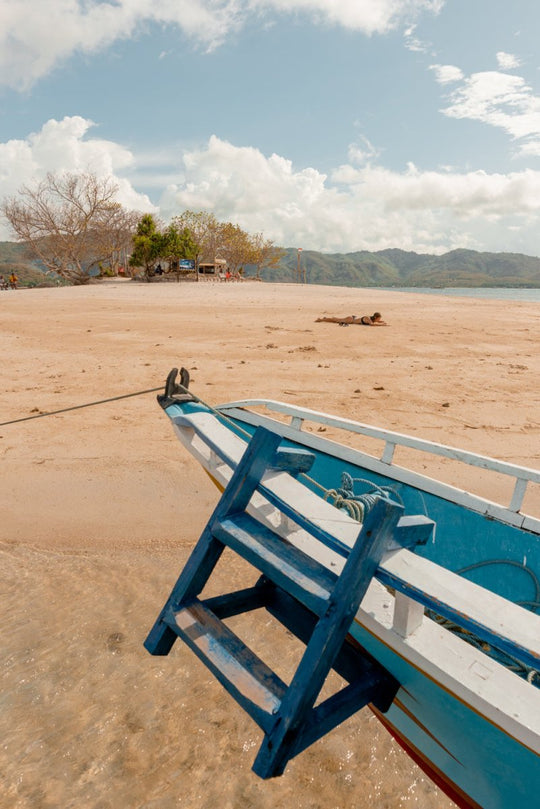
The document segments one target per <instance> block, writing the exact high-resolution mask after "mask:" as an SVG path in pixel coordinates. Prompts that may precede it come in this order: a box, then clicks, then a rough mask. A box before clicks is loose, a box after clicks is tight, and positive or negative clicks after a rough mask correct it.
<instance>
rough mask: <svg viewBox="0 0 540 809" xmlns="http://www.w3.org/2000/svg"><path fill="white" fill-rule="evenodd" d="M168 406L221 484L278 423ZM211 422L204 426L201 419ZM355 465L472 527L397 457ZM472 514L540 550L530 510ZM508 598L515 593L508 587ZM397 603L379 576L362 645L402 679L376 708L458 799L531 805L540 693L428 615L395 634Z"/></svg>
mask: <svg viewBox="0 0 540 809" xmlns="http://www.w3.org/2000/svg"><path fill="white" fill-rule="evenodd" d="M165 410H166V412H167V415H168V416H169V418H171V420H172V422H173V424H174V426H175V430H176V433H177V436H178V438H179V439H180V440H181V442H182V443H183V444H184V445H185V446H186V448H187V449H188V450H189V451H190V452H191V453H192V454H193V455H194V457H195V458H196V459H197V460H198V461H199V463H201V464H202V466H203V468H205V469H206V471H207V472H208V474H209V475H210V476H211V478H212V480H213V481H214V482H215V484H216V485H217V486H218V487H219V488H223V487H224V486H225V485H226V483H227V480H228V477H229V476H230V474H231V470H232V469H233V468H234V466H235V464H236V463H237V462H238V458H239V457H240V456H241V452H242V450H241V449H239V447H238V441H240V442H242V443H243V445H244V446H245V445H246V442H247V441H248V440H249V433H250V432H252V431H253V429H254V428H255V427H256V426H257V424H264V425H265V426H269V422H271V421H272V420H269V419H268V418H266V417H264V418H263V417H259V416H258V415H253V414H252V413H250V414H249V416H247V417H246V415H245V413H242V414H240V415H238V408H236V407H234V406H233V405H231V406H222V407H221V408H219V409H218V410H217V411H209V410H208V409H207V408H206V407H205V406H203V405H201V404H197V403H195V404H194V403H189V402H187V403H185V404H184V403H182V404H177V403H174V402H173V403H169V405H168V406H166V407H165ZM233 413H236V415H231V414H233ZM203 420H204V428H203V427H201V426H200V424H202V423H203ZM214 423H215V424H214ZM274 426H275V429H276V431H278V432H282V434H283V435H284V436H285V437H286V440H287V442H290V443H294V444H296V445H297V446H307V447H308V448H310V450H311V451H313V450H314V446H313V444H314V441H313V439H312V437H311V438H308V437H307V436H306V440H305V441H304V437H303V436H300V435H296V432H295V438H294V441H293V440H292V438H291V436H290V435H286V434H287V428H286V427H284V426H283V425H282V424H280V423H279V424H278V423H275V425H274ZM224 430H225V431H226V432H224ZM227 433H228V434H229V437H227ZM239 453H240V456H239ZM336 455H339V453H334V452H333V450H332V447H331V445H330V443H329V442H328V445H327V446H325V451H322V450H321V451H320V452H319V458H318V461H319V467H320V469H321V471H320V472H319V473H317V471H315V473H314V475H317V476H318V480H320V481H322V482H323V486H324V487H325V488H326V489H328V487H329V485H330V483H331V481H333V480H335V477H336V476H335V470H334V461H335V462H336V469H337V468H338V466H339V467H343V462H344V460H346V458H349V459H350V455H348V454H347V453H346V452H345V456H346V457H345V458H343V457H341V458H339V457H336ZM328 459H331V462H330V461H329V460H328ZM347 463H348V464H349V469H352V470H353V471H356V472H357V473H358V476H362V477H365V476H367V475H369V476H370V479H371V480H372V481H373V482H374V483H376V484H377V485H383V483H384V484H386V483H388V482H390V483H391V484H393V485H394V486H395V487H396V489H397V491H398V492H399V495H400V496H401V497H402V498H403V500H404V501H409V504H410V505H411V508H413V509H414V511H413V513H416V511H417V506H418V502H419V501H422V505H423V509H424V511H423V513H426V512H428V513H429V516H430V517H432V516H433V515H434V514H436V515H437V516H436V520H437V519H438V516H439V511H441V512H442V510H443V509H444V508H446V507H448V508H450V509H451V510H452V509H453V510H454V511H455V515H456V516H455V518H454V517H451V519H450V520H449V522H450V523H453V524H454V529H455V531H456V532H463V530H464V529H463V526H462V525H461V524H460V521H459V515H460V513H461V512H463V505H462V504H461V503H459V502H457V503H456V502H455V499H456V498H454V499H452V498H445V497H441V496H440V490H439V489H438V488H437V487H435V489H433V490H432V491H430V486H429V485H426V486H422V483H421V481H419V479H418V476H415V475H414V474H412V475H411V476H410V482H409V483H407V482H406V476H405V477H404V476H403V474H401V472H399V471H397V472H396V470H394V469H391V468H389V467H388V464H384V465H383V466H382V467H381V465H380V463H379V462H373V463H369V464H368V465H367V467H366V466H360V465H359V466H355V464H354V463H353V462H351V461H350V460H349V461H347ZM368 467H371V468H368ZM383 471H384V473H385V474H384V475H383V474H382V472H383ZM307 485H308V486H309V483H308V484H307ZM457 499H458V500H459V498H457ZM471 502H472V501H471ZM438 510H439V511H438ZM467 511H468V514H467V520H470V519H471V515H472V522H473V523H475V524H476V523H477V524H478V525H477V527H476V528H475V532H476V533H478V535H479V536H481V537H483V541H484V542H485V543H486V544H489V543H493V542H494V541H496V542H498V543H499V544H500V542H501V540H500V538H499V536H498V532H504V531H507V530H508V529H510V530H511V531H512V532H514V534H515V541H516V542H517V541H518V540H520V541H521V542H522V545H523V547H522V548H520V549H519V554H522V553H523V552H524V551H526V549H528V551H529V554H534V553H535V552H536V553H538V547H537V546H538V533H537V532H536V531H535V530H532V531H531V530H524V529H523V519H522V515H517V516H516V515H514V516H512V515H510V516H509V517H508V520H507V521H506V522H504V523H503V524H501V523H500V522H498V521H496V520H494V519H493V517H492V516H491V515H488V516H487V517H486V513H485V510H484V511H483V509H482V507H478V508H477V507H476V505H475V504H474V503H473V508H472V509H468V510H467ZM463 513H464V512H463ZM486 524H487V526H488V531H487V534H488V535H489V536H487V538H486ZM501 525H502V527H501ZM530 527H532V528H533V529H534V528H535V527H536V523H535V521H534V520H533V521H529V522H528V523H527V528H530ZM467 530H469V529H467ZM494 535H497V536H495V539H494V538H493V537H494ZM437 541H439V540H437ZM513 541H514V540H513ZM449 544H451V543H449ZM432 551H433V548H431V549H430V548H426V549H425V550H424V549H422V550H421V551H420V553H423V554H424V556H425V557H426V559H427V560H428V561H429V558H430V553H431V552H432ZM437 552H438V553H439V551H437ZM448 554H449V551H448ZM448 554H446V555H445V552H443V553H442V555H441V554H440V553H439V556H438V564H441V562H442V563H444V564H445V565H452V564H453V568H454V569H456V568H458V567H460V566H461V565H462V563H463V562H465V561H466V559H465V556H466V554H465V552H464V551H463V553H462V556H460V555H459V554H458V556H457V558H453V559H449V558H447V556H448ZM488 578H489V577H488ZM520 583H521V582H520ZM512 586H513V585H512ZM503 590H504V588H503ZM527 595H528V594H527ZM501 596H502V597H507V596H506V593H504V592H502V593H501ZM533 596H534V594H533ZM531 598H532V597H531ZM524 600H527V599H524ZM395 610H396V599H395V598H394V596H393V595H392V594H391V593H389V591H388V589H387V588H385V587H383V585H382V584H380V583H379V582H378V581H373V582H372V585H371V586H370V589H369V591H368V594H367V596H366V598H365V599H364V601H363V603H362V606H361V609H360V611H359V613H358V614H357V616H356V619H355V621H354V623H353V626H352V628H351V635H352V636H353V637H354V639H355V640H356V641H357V642H358V644H359V645H360V646H362V647H363V648H364V649H365V650H366V652H368V653H369V654H370V655H371V656H372V657H373V658H375V659H376V660H377V661H378V662H379V663H380V664H381V665H382V666H383V667H384V668H385V669H387V671H389V672H390V673H391V674H392V675H393V676H394V677H395V678H396V679H397V681H398V682H399V683H400V689H399V691H398V694H397V697H396V699H395V700H394V702H393V704H392V706H391V708H390V709H389V711H388V712H387V713H386V714H384V715H383V714H381V713H380V712H378V711H376V709H373V710H374V713H375V714H376V715H377V716H378V718H379V719H380V721H381V722H382V724H383V725H384V727H386V729H387V730H388V731H389V732H390V733H391V734H392V735H393V736H394V737H395V738H396V740H397V741H398V742H399V744H400V745H401V746H402V747H403V748H404V749H405V750H406V751H407V753H408V754H409V755H410V756H411V758H412V759H413V760H415V761H416V762H417V763H418V764H419V766H420V767H422V769H423V770H424V771H425V772H426V773H427V774H428V775H429V777H430V778H432V780H433V781H434V782H435V783H437V784H438V785H439V786H440V787H441V788H442V789H443V790H444V791H445V792H446V793H447V794H448V795H449V797H450V798H452V799H453V800H454V801H455V802H456V803H457V804H458V805H460V806H471V807H478V806H481V807H489V809H509V808H510V807H523V809H525V807H527V809H528V807H530V805H531V798H533V799H534V796H535V795H538V794H540V696H539V695H540V691H539V690H538V689H536V688H534V687H533V686H531V685H529V683H527V682H526V681H525V680H523V679H521V678H519V677H518V676H517V675H516V674H514V673H513V672H511V671H509V670H508V669H507V668H505V667H504V666H502V665H501V664H500V663H499V662H497V661H496V660H493V659H492V658H490V657H488V656H486V655H485V654H483V653H482V652H481V651H480V650H479V649H478V648H475V647H473V646H471V645H470V644H468V643H465V642H464V641H463V640H462V639H461V638H460V637H457V636H455V635H453V634H451V633H450V632H448V630H447V629H446V628H444V627H443V626H440V625H439V624H437V623H436V622H435V621H431V620H426V619H423V620H422V619H420V621H419V625H418V626H417V627H414V626H413V627H412V628H411V627H410V626H409V629H408V630H407V631H403V627H401V629H399V631H396V625H395V618H393V617H392V616H393V615H394V613H395Z"/></svg>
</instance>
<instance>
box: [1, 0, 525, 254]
mask: <svg viewBox="0 0 540 809" xmlns="http://www.w3.org/2000/svg"><path fill="white" fill-rule="evenodd" d="M539 32H540V3H539V2H538V0H512V2H509V1H508V0H109V2H102V1H101V0H0V199H4V198H6V197H11V196H13V195H16V194H17V192H18V191H19V190H20V189H21V187H22V186H24V185H26V186H32V185H34V184H35V183H37V182H39V181H40V180H41V179H42V178H43V177H44V176H45V175H46V174H47V172H50V171H52V172H60V171H91V172H93V173H95V174H97V175H99V176H111V177H113V178H114V179H115V181H116V182H117V184H118V189H119V190H118V200H119V201H120V202H122V204H124V205H125V206H126V207H128V208H130V209H134V210H137V211H141V212H151V213H153V214H155V215H156V216H157V217H158V218H159V219H160V220H161V221H162V222H163V223H165V224H166V223H168V222H169V221H170V219H171V218H172V217H174V216H175V215H178V214H180V213H182V212H183V211H184V210H186V209H189V210H194V211H200V210H205V211H210V212H212V213H214V214H215V216H216V217H217V219H218V220H220V221H229V222H232V223H234V224H237V225H240V227H242V228H243V229H245V230H247V231H248V232H249V233H253V234H254V233H263V235H264V236H265V238H267V239H271V240H273V241H274V242H275V244H277V245H280V246H283V247H295V248H298V247H301V248H303V249H305V250H320V251H323V252H332V253H335V252H344V253H346V252H353V251H356V250H374V251H375V250H382V249H386V248H401V249H403V250H413V251H416V252H418V253H444V252H447V251H449V250H453V249H456V248H468V249H473V250H485V251H492V252H501V251H504V252H515V253H525V254H528V255H532V256H540V48H539V46H538V34H539ZM12 238H14V236H13V234H12V233H11V232H10V231H9V228H8V226H7V223H5V222H2V221H0V239H4V240H5V239H12Z"/></svg>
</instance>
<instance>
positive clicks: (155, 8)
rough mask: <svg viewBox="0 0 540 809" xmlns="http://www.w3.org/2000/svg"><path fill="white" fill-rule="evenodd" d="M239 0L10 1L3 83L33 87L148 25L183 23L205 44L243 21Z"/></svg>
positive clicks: (3, 13)
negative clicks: (73, 59) (77, 56)
mask: <svg viewBox="0 0 540 809" xmlns="http://www.w3.org/2000/svg"><path fill="white" fill-rule="evenodd" d="M239 6H240V0H116V2H114V3H110V2H102V1H101V0H87V1H86V2H83V1H82V0H46V2H41V3H36V2H35V0H5V1H4V3H3V4H2V8H1V10H0V77H1V78H0V82H1V83H3V84H6V85H8V86H10V87H13V88H15V89H20V90H21V89H28V88H29V87H30V86H31V85H32V84H33V83H34V82H35V81H36V80H37V79H39V78H40V77H42V76H44V75H46V74H47V73H49V72H50V71H51V70H52V69H53V68H54V67H55V66H56V65H57V64H58V63H60V62H62V61H63V60H65V59H67V58H68V57H70V56H71V55H73V54H74V53H75V52H79V53H92V52H96V51H99V50H102V49H104V48H107V47H108V46H110V45H111V44H112V43H113V42H115V41H116V40H120V39H129V38H131V37H133V36H134V35H135V34H137V33H138V31H139V30H140V29H141V27H142V26H143V25H144V24H145V23H150V22H156V23H159V24H162V25H172V26H176V27H178V28H179V29H180V30H181V31H182V32H183V34H185V35H186V36H188V37H191V38H193V39H194V40H196V41H197V42H199V43H200V44H201V45H202V46H203V47H205V48H209V49H210V48H213V47H216V46H217V45H219V44H220V43H221V42H223V40H224V38H225V37H226V36H227V34H228V33H229V32H230V31H231V30H232V29H233V28H235V26H236V25H237V24H239V22H240V19H241V17H240V15H239Z"/></svg>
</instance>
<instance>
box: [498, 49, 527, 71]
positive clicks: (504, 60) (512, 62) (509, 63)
mask: <svg viewBox="0 0 540 809" xmlns="http://www.w3.org/2000/svg"><path fill="white" fill-rule="evenodd" d="M497 64H498V65H499V67H500V68H501V70H513V69H514V68H515V67H519V66H520V64H521V59H519V58H518V57H517V56H514V55H513V54H512V53H505V52H504V51H499V52H498V53H497Z"/></svg>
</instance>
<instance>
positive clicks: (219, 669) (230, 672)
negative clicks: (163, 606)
mask: <svg viewBox="0 0 540 809" xmlns="http://www.w3.org/2000/svg"><path fill="white" fill-rule="evenodd" d="M165 621H166V623H167V624H168V626H170V627H171V629H173V630H174V632H176V634H177V635H179V637H181V638H182V640H184V641H185V643H187V644H188V646H189V647H190V648H191V649H192V650H193V651H194V652H195V654H196V655H197V656H198V657H199V658H200V660H202V662H203V663H204V664H205V665H206V666H207V667H208V668H209V669H210V670H211V671H212V672H213V674H214V675H215V676H216V677H217V679H218V680H219V681H220V682H221V683H222V685H224V686H225V688H226V689H227V691H228V692H229V693H230V694H231V695H232V696H233V697H234V698H235V699H236V700H237V702H239V703H240V704H241V705H242V707H243V708H244V710H246V711H247V713H249V714H250V716H251V717H252V718H253V719H254V720H255V722H257V724H258V725H259V727H261V728H262V729H263V730H264V731H265V732H267V731H268V730H269V729H270V728H271V727H272V725H273V724H274V722H275V714H276V713H277V711H278V710H279V708H280V705H281V700H282V698H283V695H284V693H285V691H286V690H287V685H286V684H285V683H284V682H283V681H282V680H281V679H280V678H279V677H278V676H277V674H275V672H273V671H272V670H271V669H270V668H269V667H268V666H267V665H266V663H264V662H263V661H262V660H261V659H260V658H259V657H257V655H255V654H254V653H253V652H252V651H251V649H249V648H248V647H247V646H246V645H245V643H243V641H241V640H240V638H239V637H238V636H237V635H235V634H234V632H232V631H231V630H230V629H229V628H228V627H227V626H226V625H225V624H224V623H223V621H220V620H219V618H216V616H215V615H214V613H213V612H211V611H210V610H209V609H207V608H206V607H205V606H204V604H202V603H201V602H200V601H199V600H198V599H194V600H193V601H192V602H191V603H189V604H187V605H186V606H184V607H182V609H180V610H179V611H178V612H174V613H173V612H172V611H171V612H170V613H169V614H168V615H167V616H165Z"/></svg>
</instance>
